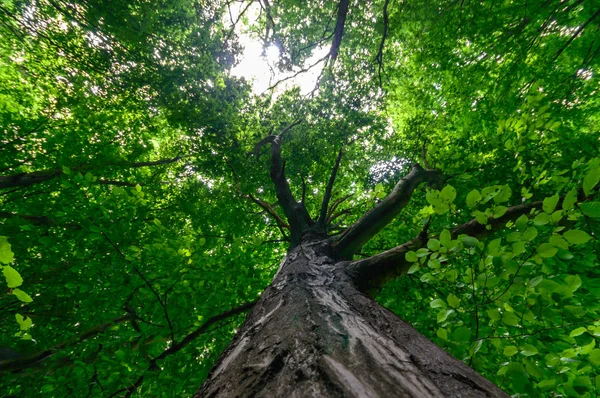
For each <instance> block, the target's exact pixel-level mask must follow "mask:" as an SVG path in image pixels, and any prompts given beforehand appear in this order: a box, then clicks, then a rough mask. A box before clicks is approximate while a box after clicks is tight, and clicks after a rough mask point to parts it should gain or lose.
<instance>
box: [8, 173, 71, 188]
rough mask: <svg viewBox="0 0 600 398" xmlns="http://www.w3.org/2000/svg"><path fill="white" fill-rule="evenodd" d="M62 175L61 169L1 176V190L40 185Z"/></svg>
mask: <svg viewBox="0 0 600 398" xmlns="http://www.w3.org/2000/svg"><path fill="white" fill-rule="evenodd" d="M61 174H62V171H61V170H60V169H54V170H42V171H34V172H33V173H19V174H13V175H9V176H0V189H4V188H13V187H26V186H29V185H33V184H39V183H40V182H44V181H48V180H51V179H53V178H55V177H57V176H59V175H61Z"/></svg>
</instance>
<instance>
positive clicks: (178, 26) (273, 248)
mask: <svg viewBox="0 0 600 398" xmlns="http://www.w3.org/2000/svg"><path fill="white" fill-rule="evenodd" d="M342 3H343V1H342V2H340V3H339V4H336V3H333V2H323V1H315V0H308V1H303V2H298V1H295V0H281V1H278V2H271V4H269V2H266V1H264V2H260V4H259V3H257V2H250V3H246V4H244V5H242V7H241V8H240V9H239V10H231V9H228V8H230V7H233V6H232V5H231V4H229V2H217V1H187V0H186V1H184V0H175V1H171V0H169V1H153V2H143V1H119V0H117V1H114V0H111V1H110V2H109V1H103V0H93V1H85V2H80V1H71V2H66V1H63V0H34V1H30V0H27V1H21V0H8V1H6V0H5V1H3V2H1V3H0V127H1V129H2V137H1V139H0V148H1V152H0V169H1V170H2V172H1V174H0V203H1V207H2V208H1V211H0V266H1V267H2V274H3V277H0V281H1V282H0V289H2V291H3V292H4V293H5V294H3V295H2V298H0V319H1V320H2V322H0V345H1V346H2V347H7V348H6V349H5V348H2V349H0V354H1V355H2V356H3V358H0V361H2V360H3V359H13V360H14V359H16V360H17V362H16V363H17V364H18V365H17V366H20V367H17V368H16V370H18V371H16V372H4V373H3V375H2V381H1V383H2V384H1V386H2V389H3V391H7V392H8V394H10V395H17V396H110V395H111V394H113V393H115V392H117V391H119V390H121V392H122V394H123V395H124V394H125V393H126V390H123V389H124V388H127V387H128V384H127V383H129V384H131V383H130V382H128V381H127V380H138V378H139V377H140V376H144V378H143V382H141V383H140V384H139V385H138V386H137V393H139V394H140V395H144V396H154V395H161V394H164V393H165V391H169V394H171V395H172V396H190V395H191V394H193V392H194V391H195V390H196V389H197V388H198V386H199V385H200V383H201V382H202V380H203V379H204V378H205V377H206V374H207V373H208V371H209V370H210V368H211V367H212V365H213V363H214V361H215V360H216V358H217V356H218V355H219V353H220V352H221V351H222V350H223V349H224V347H225V346H226V345H227V343H228V341H229V340H230V338H231V337H232V335H233V333H234V331H235V328H236V327H237V326H239V324H240V323H241V321H242V319H243V318H242V316H237V317H236V316H234V317H230V318H227V319H225V320H223V321H220V322H216V323H214V324H213V323H210V324H207V325H208V326H206V327H205V328H204V329H202V327H203V326H202V325H203V324H204V322H206V321H207V320H210V319H211V317H212V316H214V315H217V314H220V313H222V312H224V311H226V310H228V309H230V308H232V307H236V306H238V305H240V304H243V303H247V302H251V301H253V300H255V299H256V298H257V297H258V295H259V294H260V293H261V291H262V290H263V289H264V287H265V286H266V285H268V283H269V282H270V280H271V278H272V277H273V275H274V273H275V271H276V269H277V265H278V264H279V262H280V261H281V258H282V257H283V255H284V254H285V250H286V248H287V245H288V239H289V233H288V231H287V230H286V228H285V225H282V223H281V222H279V221H278V219H277V215H279V216H280V217H281V216H282V212H281V209H279V208H277V206H276V205H275V202H276V197H275V193H274V191H273V187H272V185H271V182H270V179H269V176H268V159H267V158H268V156H262V157H261V156H258V157H248V156H247V154H248V153H249V152H252V151H253V148H254V145H255V144H256V143H257V142H259V141H260V140H261V139H263V138H264V137H266V136H267V135H269V134H272V133H277V132H280V131H283V130H284V129H286V128H287V127H288V126H290V125H292V124H294V128H293V129H291V130H290V131H289V132H287V133H286V134H285V136H284V143H283V154H284V157H285V158H286V160H287V162H286V174H287V176H288V178H289V180H290V185H291V187H292V190H293V193H294V195H295V196H296V197H297V198H300V197H303V196H305V204H306V207H307V209H308V210H309V212H310V213H311V214H313V215H316V214H317V212H318V210H319V206H320V204H321V201H322V197H323V194H324V191H325V188H326V185H327V180H328V177H329V174H330V172H331V168H332V166H333V164H334V161H335V157H336V154H337V153H338V151H339V149H340V147H342V146H344V157H343V160H342V163H341V166H340V171H339V173H338V179H337V181H336V184H335V187H334V192H333V198H332V204H335V206H336V211H334V212H332V214H330V215H329V216H330V217H331V218H332V221H333V223H332V225H333V227H332V230H331V231H330V232H331V233H336V232H339V231H340V230H342V229H343V228H344V227H346V226H348V225H350V224H351V223H352V222H353V221H355V220H357V219H358V218H359V217H360V216H361V215H362V214H364V212H365V211H366V210H368V209H369V208H371V207H372V206H373V205H374V204H375V203H376V202H377V201H378V200H380V199H381V198H383V197H385V195H386V194H387V193H389V191H390V190H391V188H392V186H393V185H394V183H395V182H396V181H397V180H398V179H399V178H401V177H402V176H403V175H404V174H406V173H408V171H409V170H410V167H411V165H412V164H413V163H417V162H419V163H423V164H425V165H426V166H428V167H431V168H437V169H439V170H441V171H442V172H443V174H444V176H445V180H444V181H445V182H444V184H443V185H441V186H438V187H427V188H426V187H424V186H423V187H421V189H420V190H417V191H416V192H415V194H414V195H413V198H412V200H411V202H410V204H409V205H408V206H407V207H406V208H405V209H404V211H403V213H402V214H401V215H400V216H399V217H398V218H397V219H396V220H395V221H394V222H393V223H392V224H390V225H389V226H388V227H386V229H384V230H383V231H382V232H381V233H379V235H378V236H377V237H376V238H375V239H373V240H372V241H371V242H370V243H369V244H368V245H366V246H365V247H364V248H363V252H362V253H361V255H365V256H367V255H371V254H374V253H377V252H380V251H382V250H385V249H388V248H391V247H394V246H396V245H398V244H399V243H402V242H405V241H407V240H410V239H412V238H414V237H415V236H416V235H417V234H418V233H419V232H420V231H422V230H423V227H424V225H428V231H429V234H430V236H431V238H430V239H429V241H428V242H427V245H426V247H424V248H422V249H419V250H417V251H412V252H409V253H407V255H406V260H408V261H409V262H411V263H413V265H412V267H411V268H410V269H409V271H408V275H406V276H403V277H401V278H398V279H397V280H395V281H393V282H391V283H389V284H388V285H387V286H386V287H385V288H384V289H383V290H382V291H381V292H379V294H378V296H377V299H378V300H379V302H380V303H382V304H383V305H385V306H387V307H388V308H390V309H391V310H393V311H394V312H396V313H397V314H399V315H400V316H401V317H402V318H403V319H405V320H407V321H408V322H410V323H411V324H412V325H413V326H415V327H416V328H417V329H418V330H419V331H420V332H421V333H423V334H424V335H426V336H427V337H429V338H431V339H433V340H434V341H435V342H436V343H438V344H439V345H441V346H442V347H444V348H445V349H447V350H448V351H449V352H450V353H451V354H452V355H454V356H455V357H457V358H459V359H462V360H465V361H466V362H467V363H469V364H470V365H471V366H473V367H474V368H475V369H476V370H478V371H479V372H481V373H482V374H483V375H485V376H486V377H488V378H489V379H490V380H492V381H493V382H495V383H496V384H498V385H499V386H500V387H501V388H503V389H504V390H505V391H507V392H509V393H511V394H521V396H550V395H552V394H562V395H565V396H574V397H576V396H595V394H597V392H598V391H600V344H599V337H600V322H599V321H598V319H600V305H599V304H598V302H599V301H598V299H597V297H598V296H599V295H600V273H599V271H598V265H599V264H598V261H599V260H598V257H599V255H598V253H599V252H598V250H599V246H598V245H599V243H598V233H599V218H600V200H599V199H598V182H599V180H600V154H599V146H600V142H599V140H598V136H599V134H598V133H599V132H598V126H599V125H600V123H599V122H600V120H599V119H600V113H599V109H598V107H599V105H600V103H599V101H600V96H598V78H597V76H598V73H599V72H600V71H599V68H600V65H599V63H598V62H599V61H598V57H597V54H598V52H599V50H600V48H599V47H598V43H597V42H596V40H595V39H596V34H597V32H596V27H597V25H598V22H599V17H598V15H599V12H598V10H596V9H595V8H594V6H593V4H590V3H589V2H588V3H586V2H580V1H574V0H573V1H566V2H565V1H549V2H545V3H544V4H541V3H538V2H522V1H513V2H492V1H480V2H449V1H444V0H439V1H433V2H432V1H421V0H411V1H405V2H395V1H387V0H385V1H373V2H354V3H350V5H349V12H348V15H347V16H345V18H346V21H345V29H344V31H343V36H341V44H340V46H339V49H338V50H339V51H338V55H337V58H336V59H335V60H333V59H332V57H329V59H324V60H322V62H321V63H320V64H319V65H323V63H326V64H327V66H326V67H325V68H324V69H323V73H322V75H321V79H320V81H319V86H318V88H316V89H315V90H314V91H313V92H312V93H310V94H308V95H303V94H301V93H300V91H299V90H298V89H289V90H286V91H284V90H280V89H278V88H275V89H274V90H271V91H267V92H265V93H262V94H259V95H255V94H252V92H251V85H250V82H246V81H244V80H243V79H240V78H236V77H235V76H233V75H232V74H231V73H230V69H231V67H232V66H233V65H234V64H235V63H236V62H238V61H239V59H240V48H241V45H242V44H243V43H242V41H240V40H238V37H237V32H238V30H237V29H236V28H235V27H234V26H232V24H233V25H236V24H237V25H238V28H239V26H240V25H241V24H244V25H245V27H246V29H247V30H248V31H250V32H252V33H253V34H254V35H255V38H256V39H257V40H261V41H262V42H263V43H264V44H265V46H267V45H276V46H277V48H279V49H280V62H279V65H278V67H279V68H281V69H283V70H288V71H290V70H291V71H299V70H301V69H302V68H307V67H308V66H310V65H307V64H306V63H305V62H306V61H307V59H308V58H309V57H310V56H311V54H312V51H313V50H315V49H318V48H320V47H329V46H330V45H331V43H332V40H334V39H335V38H336V36H335V26H336V22H337V21H338V19H339V18H338V8H339V6H340V5H341V4H342ZM532 3H533V4H532ZM248 10H254V11H255V14H256V15H257V16H258V17H257V18H250V17H249V15H250V11H248ZM233 15H237V16H239V18H233V19H232V16H233ZM334 61H335V62H334ZM303 187H305V189H303ZM303 191H305V192H304V195H303ZM257 201H258V202H262V203H263V205H260V204H259V205H257V203H258V202H257ZM536 201H541V203H540V206H537V207H532V210H531V212H529V213H526V214H523V215H520V216H519V217H517V218H515V219H511V220H509V221H507V222H505V223H503V224H502V225H501V226H497V225H496V224H495V223H493V220H495V219H498V218H500V217H503V216H505V215H506V214H507V212H509V213H508V214H510V209H511V208H513V207H514V206H517V205H520V204H522V203H534V202H536ZM265 204H266V206H265ZM269 209H270V210H269ZM469 220H474V221H473V222H476V223H478V224H479V225H480V226H481V231H482V233H481V234H480V235H479V236H466V235H459V236H457V237H453V236H452V235H451V234H450V231H451V230H452V228H454V227H455V226H456V225H460V224H463V223H465V222H467V221H469ZM198 330H200V331H201V333H197V335H194V337H195V339H194V340H193V343H192V344H189V345H186V346H183V347H181V349H180V350H177V351H176V352H173V353H172V354H171V353H170V354H169V355H164V356H162V357H161V355H163V354H164V353H165V352H166V351H165V350H168V349H169V347H174V346H177V343H181V342H182V341H184V337H185V336H190V334H192V333H193V332H194V331H198ZM8 348H10V349H8ZM40 355H41V356H40ZM157 358H158V359H157ZM19 361H21V362H19ZM152 361H154V362H152ZM2 363H3V362H0V369H1V367H2V365H1V364H2ZM6 363H8V362H6ZM11 363H13V364H14V363H15V362H14V361H13V362H11ZM151 364H155V365H156V366H154V367H152V366H150V365H151ZM9 370H12V369H9Z"/></svg>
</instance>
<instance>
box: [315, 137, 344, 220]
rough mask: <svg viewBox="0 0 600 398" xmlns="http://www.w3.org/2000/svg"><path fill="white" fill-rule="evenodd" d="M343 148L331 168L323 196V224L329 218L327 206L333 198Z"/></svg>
mask: <svg viewBox="0 0 600 398" xmlns="http://www.w3.org/2000/svg"><path fill="white" fill-rule="evenodd" d="M342 148H343V147H342ZM342 148H340V151H339V152H338V155H337V158H336V159H335V164H334V165H333V170H331V176H330V177H329V182H328V183H327V188H326V189H325V195H324V196H323V203H322V204H321V214H320V215H319V224H321V225H322V226H325V222H326V220H327V208H328V207H329V201H330V200H331V192H332V191H333V184H334V183H335V177H336V176H337V172H338V170H339V168H340V162H341V161H342V155H343V151H342Z"/></svg>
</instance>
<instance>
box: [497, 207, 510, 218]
mask: <svg viewBox="0 0 600 398" xmlns="http://www.w3.org/2000/svg"><path fill="white" fill-rule="evenodd" d="M506 210H508V207H506V206H496V207H494V218H500V217H502V216H503V215H504V214H505V213H506Z"/></svg>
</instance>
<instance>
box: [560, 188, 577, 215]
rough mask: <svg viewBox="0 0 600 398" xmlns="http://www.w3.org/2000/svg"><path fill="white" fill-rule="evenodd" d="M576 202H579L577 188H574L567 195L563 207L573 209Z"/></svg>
mask: <svg viewBox="0 0 600 398" xmlns="http://www.w3.org/2000/svg"><path fill="white" fill-rule="evenodd" d="M575 203H577V190H576V189H575V188H573V189H571V190H570V191H569V192H568V193H567V194H566V195H565V199H564V200H563V203H562V208H563V210H571V209H572V208H573V206H574V205H575Z"/></svg>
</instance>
